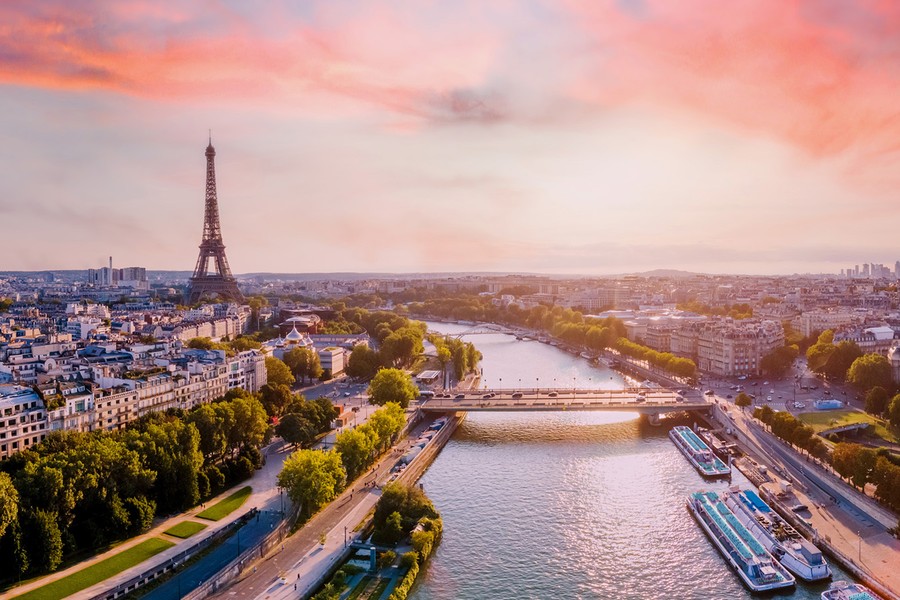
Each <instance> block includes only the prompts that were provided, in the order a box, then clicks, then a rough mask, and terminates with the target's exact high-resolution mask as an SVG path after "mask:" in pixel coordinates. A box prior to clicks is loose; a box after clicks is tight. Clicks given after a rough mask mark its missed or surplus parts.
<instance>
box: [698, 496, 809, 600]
mask: <svg viewBox="0 0 900 600" xmlns="http://www.w3.org/2000/svg"><path fill="white" fill-rule="evenodd" d="M688 509H689V510H690V511H691V513H692V514H693V515H694V517H695V518H696V520H697V522H698V523H699V524H700V526H701V527H702V528H703V530H704V531H705V532H706V534H707V535H708V536H709V539H710V540H712V542H713V544H715V546H716V548H718V550H719V553H720V554H721V555H722V557H723V558H724V559H725V560H726V561H727V562H728V564H729V565H731V568H732V569H734V571H735V573H737V575H738V577H740V579H741V581H743V582H744V585H746V586H747V587H748V588H749V589H750V590H752V591H754V592H767V591H771V590H777V589H782V588H788V587H792V586H793V585H794V584H795V582H796V580H795V579H794V576H793V575H791V574H790V573H789V572H788V571H787V569H785V568H784V567H783V566H782V565H780V564H779V563H778V561H777V560H775V558H774V557H773V556H772V555H771V554H770V553H769V551H768V550H766V549H765V548H764V547H763V545H762V544H761V543H760V542H759V540H757V539H756V538H755V537H753V534H751V533H750V531H748V530H747V528H746V527H744V526H743V525H741V523H740V521H738V520H737V518H736V517H735V516H734V514H733V513H732V512H731V511H730V510H729V509H728V507H727V506H726V505H725V503H724V502H722V501H721V500H720V499H719V497H718V496H717V495H716V493H715V492H695V493H693V494H691V495H690V496H689V497H688Z"/></svg>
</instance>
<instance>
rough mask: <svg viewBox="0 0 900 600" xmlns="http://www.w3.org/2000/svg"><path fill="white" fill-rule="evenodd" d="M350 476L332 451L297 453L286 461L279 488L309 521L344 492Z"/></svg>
mask: <svg viewBox="0 0 900 600" xmlns="http://www.w3.org/2000/svg"><path fill="white" fill-rule="evenodd" d="M346 481H347V472H346V471H345V470H344V465H343V464H342V463H341V457H340V454H338V453H337V452H335V451H333V450H328V451H326V452H322V451H320V450H297V451H296V452H294V453H293V454H291V455H290V456H289V457H288V458H287V460H285V461H284V467H283V468H282V470H281V473H279V474H278V485H279V486H281V487H282V488H284V489H285V491H287V494H288V496H289V497H290V498H291V500H293V501H294V502H296V503H298V504H299V505H300V507H301V511H302V514H303V515H304V516H305V517H307V518H308V517H310V516H312V515H313V514H315V512H316V511H318V510H319V509H320V508H321V507H322V506H324V505H325V504H327V503H328V502H331V501H332V500H334V498H335V497H336V496H337V495H338V494H339V493H340V492H341V491H342V490H343V489H344V485H345V484H346Z"/></svg>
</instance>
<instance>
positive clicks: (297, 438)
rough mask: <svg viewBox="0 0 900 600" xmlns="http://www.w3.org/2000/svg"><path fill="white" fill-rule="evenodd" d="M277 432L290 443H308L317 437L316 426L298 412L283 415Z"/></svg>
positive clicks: (276, 428)
mask: <svg viewBox="0 0 900 600" xmlns="http://www.w3.org/2000/svg"><path fill="white" fill-rule="evenodd" d="M275 433H276V434H278V435H280V436H281V437H282V438H283V439H284V441H286V442H287V443H289V444H296V445H301V446H303V445H307V444H309V443H311V442H312V441H313V440H315V439H316V428H315V426H314V425H313V424H312V423H310V422H309V420H307V419H305V418H303V417H302V416H301V415H298V414H296V413H290V414H287V415H285V416H284V417H282V419H281V420H280V421H279V422H278V425H276V426H275Z"/></svg>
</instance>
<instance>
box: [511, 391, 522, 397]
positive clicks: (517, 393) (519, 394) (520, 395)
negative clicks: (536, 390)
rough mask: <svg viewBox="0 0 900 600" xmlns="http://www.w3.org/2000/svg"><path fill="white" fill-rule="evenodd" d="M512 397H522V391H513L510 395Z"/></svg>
mask: <svg viewBox="0 0 900 600" xmlns="http://www.w3.org/2000/svg"><path fill="white" fill-rule="evenodd" d="M512 397H513V398H521V397H522V392H514V393H513V395H512Z"/></svg>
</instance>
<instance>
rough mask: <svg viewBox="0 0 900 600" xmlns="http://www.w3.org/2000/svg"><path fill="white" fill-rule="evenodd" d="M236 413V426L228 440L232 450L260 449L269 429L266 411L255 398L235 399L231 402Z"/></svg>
mask: <svg viewBox="0 0 900 600" xmlns="http://www.w3.org/2000/svg"><path fill="white" fill-rule="evenodd" d="M231 410H232V411H233V412H234V426H233V427H232V428H231V432H230V433H229V436H228V440H229V446H230V447H231V448H232V450H236V449H238V448H241V447H244V448H258V447H259V446H260V444H262V441H263V439H264V438H265V435H266V430H267V429H268V427H269V424H268V418H267V415H266V410H265V409H264V408H263V405H262V402H260V401H259V400H258V399H257V398H255V397H249V398H235V399H234V400H232V401H231Z"/></svg>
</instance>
